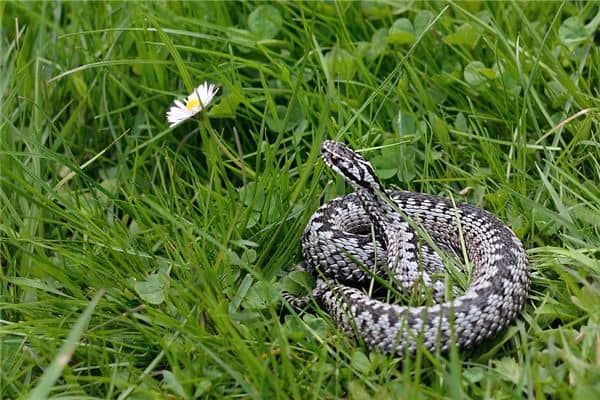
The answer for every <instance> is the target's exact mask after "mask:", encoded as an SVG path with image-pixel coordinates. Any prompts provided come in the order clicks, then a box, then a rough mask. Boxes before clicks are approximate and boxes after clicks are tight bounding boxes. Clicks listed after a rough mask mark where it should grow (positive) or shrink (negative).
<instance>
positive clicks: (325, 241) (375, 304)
mask: <svg viewBox="0 0 600 400" xmlns="http://www.w3.org/2000/svg"><path fill="white" fill-rule="evenodd" d="M321 155H322V158H323V160H324V161H325V164H326V165H328V166H329V167H330V168H332V169H333V170H334V171H335V172H337V173H338V174H340V175H341V176H343V177H344V178H345V179H346V180H347V181H348V182H349V183H350V184H351V185H352V186H353V187H354V189H355V192H353V193H350V194H348V195H345V196H342V197H339V198H337V199H334V200H332V201H330V202H328V203H326V204H324V205H323V206H321V207H320V208H319V209H318V210H317V211H316V212H315V213H314V214H313V216H312V217H311V218H310V221H309V223H308V225H307V227H306V229H305V231H304V234H303V237H302V250H303V255H304V266H305V268H306V269H307V270H308V271H312V272H313V273H314V275H315V277H316V286H315V288H314V290H313V292H312V296H313V297H314V298H315V299H316V301H317V302H318V303H319V304H320V305H321V306H322V307H323V308H324V309H325V310H326V311H327V313H329V314H330V315H331V316H332V318H333V319H334V320H335V322H336V324H337V325H338V326H339V327H340V328H341V329H342V330H344V331H345V332H346V333H348V334H350V335H352V336H355V337H360V338H362V340H364V342H365V344H366V345H367V346H368V347H370V348H379V349H381V350H383V351H385V352H393V353H398V354H405V353H406V352H409V353H414V352H415V351H416V349H417V343H419V342H420V343H422V345H423V346H424V347H425V348H427V349H428V350H431V351H434V350H436V349H438V350H440V351H446V350H448V349H449V346H450V345H451V343H452V342H454V343H456V345H457V346H458V347H459V348H467V347H471V346H473V345H475V344H477V343H479V342H481V341H482V340H484V339H485V338H487V337H489V336H492V335H494V334H495V333H497V332H498V331H500V330H501V329H503V328H504V327H506V326H507V325H508V324H510V322H511V321H512V320H513V319H514V318H515V317H516V316H517V315H518V314H519V312H520V311H521V309H522V308H523V305H524V303H525V300H526V297H527V294H528V290H529V274H528V267H527V257H526V255H525V252H524V250H523V246H522V244H521V242H520V241H519V239H518V238H517V237H516V236H515V235H514V233H513V232H512V231H511V230H510V228H508V227H507V226H506V225H505V224H503V223H502V222H501V221H500V220H499V219H498V218H496V217H495V216H494V215H492V214H491V213H489V212H487V211H485V210H482V209H479V208H476V207H474V206H471V205H468V204H454V203H453V202H452V201H450V200H448V199H446V198H443V197H438V196H431V195H426V194H421V193H413V192H406V191H392V190H384V189H383V188H382V186H381V183H380V182H379V180H378V178H377V177H376V175H375V173H374V170H373V168H372V167H371V165H370V164H369V162H368V161H366V160H365V159H364V158H363V157H362V156H360V155H359V154H357V153H356V152H354V151H352V150H351V149H350V148H348V147H346V146H345V145H343V144H342V143H339V142H334V141H326V142H324V144H323V146H322V149H321ZM423 233H425V234H426V235H428V236H429V237H430V241H427V240H424V239H422V238H421V235H422V234H423ZM440 253H455V254H466V256H467V258H468V260H469V261H470V263H472V265H473V268H472V279H471V282H470V284H469V286H468V287H467V288H466V290H465V291H464V293H463V294H461V295H457V296H455V297H453V296H452V290H449V289H448V288H446V287H445V283H444V280H443V279H439V277H436V276H437V275H440V273H444V272H445V267H444V263H443V262H442V257H441V256H440ZM374 277H378V278H379V280H380V281H381V280H389V281H391V282H392V285H393V286H394V287H395V289H396V290H397V291H399V292H400V293H401V294H411V293H412V294H413V295H414V293H421V292H419V289H422V288H425V289H429V293H430V299H431V298H432V299H433V300H434V301H435V302H436V303H435V304H432V305H421V306H410V305H399V304H392V303H388V302H384V301H381V300H378V299H376V298H374V297H372V296H370V295H368V294H367V293H365V288H367V287H368V285H369V282H371V281H372V279H373V278H374ZM448 295H450V299H448V300H444V296H446V297H448ZM298 303H300V301H298Z"/></svg>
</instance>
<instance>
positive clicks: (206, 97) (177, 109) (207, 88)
mask: <svg viewBox="0 0 600 400" xmlns="http://www.w3.org/2000/svg"><path fill="white" fill-rule="evenodd" d="M218 91H219V88H218V87H216V86H215V85H213V84H212V83H208V82H204V83H203V84H201V85H200V86H198V87H197V88H196V89H195V90H194V92H193V93H192V94H190V95H189V96H188V97H187V99H186V100H185V101H184V102H181V101H179V100H175V105H173V106H171V108H170V109H169V111H167V121H168V122H169V124H170V125H169V128H172V127H174V126H175V125H179V124H180V123H182V122H183V121H185V120H186V119H188V118H191V117H193V116H194V115H196V114H198V113H199V112H200V111H202V110H204V109H205V108H206V107H207V106H208V105H209V104H210V102H211V101H212V100H213V99H214V97H215V95H216V94H217V92H218Z"/></svg>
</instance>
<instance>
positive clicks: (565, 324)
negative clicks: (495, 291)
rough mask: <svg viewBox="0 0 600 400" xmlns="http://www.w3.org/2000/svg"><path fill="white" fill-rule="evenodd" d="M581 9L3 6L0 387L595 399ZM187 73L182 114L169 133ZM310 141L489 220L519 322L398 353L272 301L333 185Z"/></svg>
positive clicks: (588, 19)
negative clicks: (432, 350) (502, 243)
mask: <svg viewBox="0 0 600 400" xmlns="http://www.w3.org/2000/svg"><path fill="white" fill-rule="evenodd" d="M599 12H600V11H599V9H598V4H597V3H594V2H571V3H537V2H529V3H520V2H510V3H494V2H490V3H462V2H460V3H453V2H450V3H436V2H432V3H421V2H415V3H398V4H395V5H394V3H392V2H389V3H387V2H383V3H378V4H374V3H369V2H361V3H345V2H319V3H224V2H223V3H222V2H194V3H174V2H160V3H150V2H139V3H137V2H135V3H129V2H127V3H119V2H110V3H96V2H94V3H87V4H86V5H85V6H82V5H81V4H79V3H68V2H65V3H62V2H41V3H34V2H31V3H30V2H2V3H0V16H1V21H2V26H1V28H0V29H1V32H2V35H1V48H0V51H1V54H0V59H1V63H2V72H1V73H0V86H1V88H2V92H1V93H2V97H1V99H2V100H1V101H2V107H1V119H0V154H1V159H0V172H1V174H0V179H1V180H0V199H1V200H0V207H1V209H0V239H1V243H0V252H1V253H0V262H1V264H2V267H1V269H0V278H1V285H0V304H1V311H0V312H1V315H0V335H1V336H0V346H1V349H0V350H1V363H2V365H1V368H0V397H1V398H3V399H4V398H5V399H17V398H28V397H29V398H45V397H52V398H59V397H60V398H118V399H126V398H127V399H154V398H198V397H207V398H222V397H228V398H233V397H235V398H237V397H248V398H338V397H344V398H352V399H363V398H371V397H374V398H495V399H502V398H521V397H526V398H546V397H549V398H578V399H587V398H598V397H599V396H600V383H598V382H600V307H598V304H600V251H599V249H600V218H599V215H600V189H599V188H600V179H599V176H600V136H599V135H600V133H599V132H600V130H599V125H600V123H599V122H600V120H599V118H598V117H599V115H600V113H599V111H600V101H599V98H598V97H599V89H598V82H600V73H599V72H600V71H599V69H600V51H599V47H598V40H599V36H598V25H599V23H600V14H599ZM204 80H209V81H212V82H215V83H217V84H218V85H219V86H220V88H221V91H220V94H219V96H218V98H217V99H216V101H215V103H214V105H213V106H212V107H211V109H210V110H209V112H208V113H207V114H206V115H205V118H204V119H203V120H202V121H200V122H198V121H188V122H186V123H184V124H182V125H180V126H179V127H176V128H175V129H173V130H170V129H168V125H167V123H166V120H165V118H164V114H165V112H166V110H167V108H168V107H169V105H170V104H171V102H172V101H173V99H175V98H177V97H182V96H183V95H185V94H187V93H189V92H190V90H191V89H192V88H193V87H194V85H197V84H199V83H200V82H202V81H204ZM326 138H335V139H338V140H342V141H344V142H346V143H348V144H349V145H351V146H352V147H354V148H356V149H361V150H364V152H363V154H364V155H365V156H366V157H367V158H369V159H371V160H372V161H373V163H374V164H375V166H376V168H377V171H378V173H379V175H380V176H381V177H382V178H383V179H384V182H385V184H386V185H387V186H388V187H400V188H403V189H407V190H413V191H421V192H425V193H430V194H441V195H444V196H452V197H453V198H454V199H456V200H457V201H466V202H469V203H472V204H476V205H478V206H481V207H483V208H486V209H488V210H490V211H492V212H493V213H495V214H496V215H498V216H499V217H500V218H501V219H502V220H504V221H505V222H506V223H507V224H508V225H510V226H511V227H512V228H513V230H514V231H515V232H516V234H517V235H518V236H519V237H520V238H521V240H522V241H523V243H524V245H525V247H526V249H527V251H528V254H529V258H530V266H531V275H532V280H533V285H532V290H531V293H530V297H529V300H528V302H527V306H526V309H525V311H524V312H523V314H522V316H521V317H520V318H519V319H518V320H517V321H516V322H515V323H514V324H512V325H511V326H510V327H509V328H507V329H506V330H505V331H503V332H502V333H501V334H499V335H498V336H496V337H494V338H492V339H490V340H488V341H486V342H485V343H483V344H481V345H480V346H478V347H477V348H475V349H472V350H470V351H461V352H452V353H450V354H449V355H447V356H440V355H436V354H427V353H426V352H420V353H419V354H418V355H417V356H416V357H414V358H400V357H396V356H391V355H386V354H381V353H379V352H376V351H369V350H367V349H366V348H365V347H364V346H363V345H362V344H361V343H360V342H356V341H354V340H351V339H349V338H348V337H346V336H345V335H344V334H343V333H342V332H341V331H339V330H338V329H337V328H336V327H335V325H334V324H333V322H332V320H331V319H330V318H329V317H328V316H327V315H326V314H324V313H323V312H322V311H321V310H319V309H318V308H317V307H314V306H313V307H311V308H309V309H307V310H306V312H304V313H296V312H293V311H292V310H290V309H289V308H287V307H285V306H283V305H282V304H281V299H280V292H281V289H282V287H284V286H286V285H291V284H293V283H294V280H301V279H300V278H298V277H295V276H294V275H293V274H292V275H291V276H288V274H289V271H290V270H291V266H292V265H294V264H295V263H296V262H297V261H299V260H300V257H301V255H300V246H299V240H300V236H301V234H302V230H303V228H304V226H305V224H306V223H307V221H308V218H309V217H310V215H311V214H312V213H313V212H314V211H315V209H316V208H317V207H318V205H319V204H321V203H322V202H323V201H325V200H327V199H330V198H332V197H333V196H336V195H339V194H342V193H345V192H347V191H348V190H349V189H348V188H347V187H346V186H345V185H344V183H343V181H341V180H340V179H339V178H335V177H333V175H332V174H331V173H328V172H326V171H324V168H323V165H322V163H320V162H318V149H319V144H320V143H321V142H322V141H323V140H324V139H326Z"/></svg>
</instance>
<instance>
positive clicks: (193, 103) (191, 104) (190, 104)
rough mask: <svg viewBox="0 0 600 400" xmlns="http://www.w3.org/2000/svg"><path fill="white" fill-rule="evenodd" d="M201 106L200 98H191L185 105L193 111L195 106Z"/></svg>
mask: <svg viewBox="0 0 600 400" xmlns="http://www.w3.org/2000/svg"><path fill="white" fill-rule="evenodd" d="M198 106H200V100H198V99H191V100H190V101H188V103H187V104H186V105H185V108H187V109H188V110H189V111H193V110H194V108H196V107H198Z"/></svg>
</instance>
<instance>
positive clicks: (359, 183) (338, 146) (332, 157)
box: [321, 140, 380, 190]
mask: <svg viewBox="0 0 600 400" xmlns="http://www.w3.org/2000/svg"><path fill="white" fill-rule="evenodd" d="M321 157H322V158H323V161H325V164H327V166H328V167H329V168H331V169H333V170H334V171H335V172H337V173H338V174H340V175H341V176H343V177H344V179H346V180H347V181H348V182H349V183H350V184H351V185H352V186H354V188H356V189H370V190H376V189H379V188H380V185H379V181H378V179H377V176H376V175H375V171H374V170H373V167H372V166H371V164H370V163H369V162H368V161H367V160H365V159H364V158H363V157H362V156H361V155H360V154H358V153H356V152H354V151H353V150H352V149H350V148H349V147H348V146H346V145H344V144H343V143H340V142H336V141H333V140H326V141H325V142H323V145H322V146H321Z"/></svg>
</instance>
